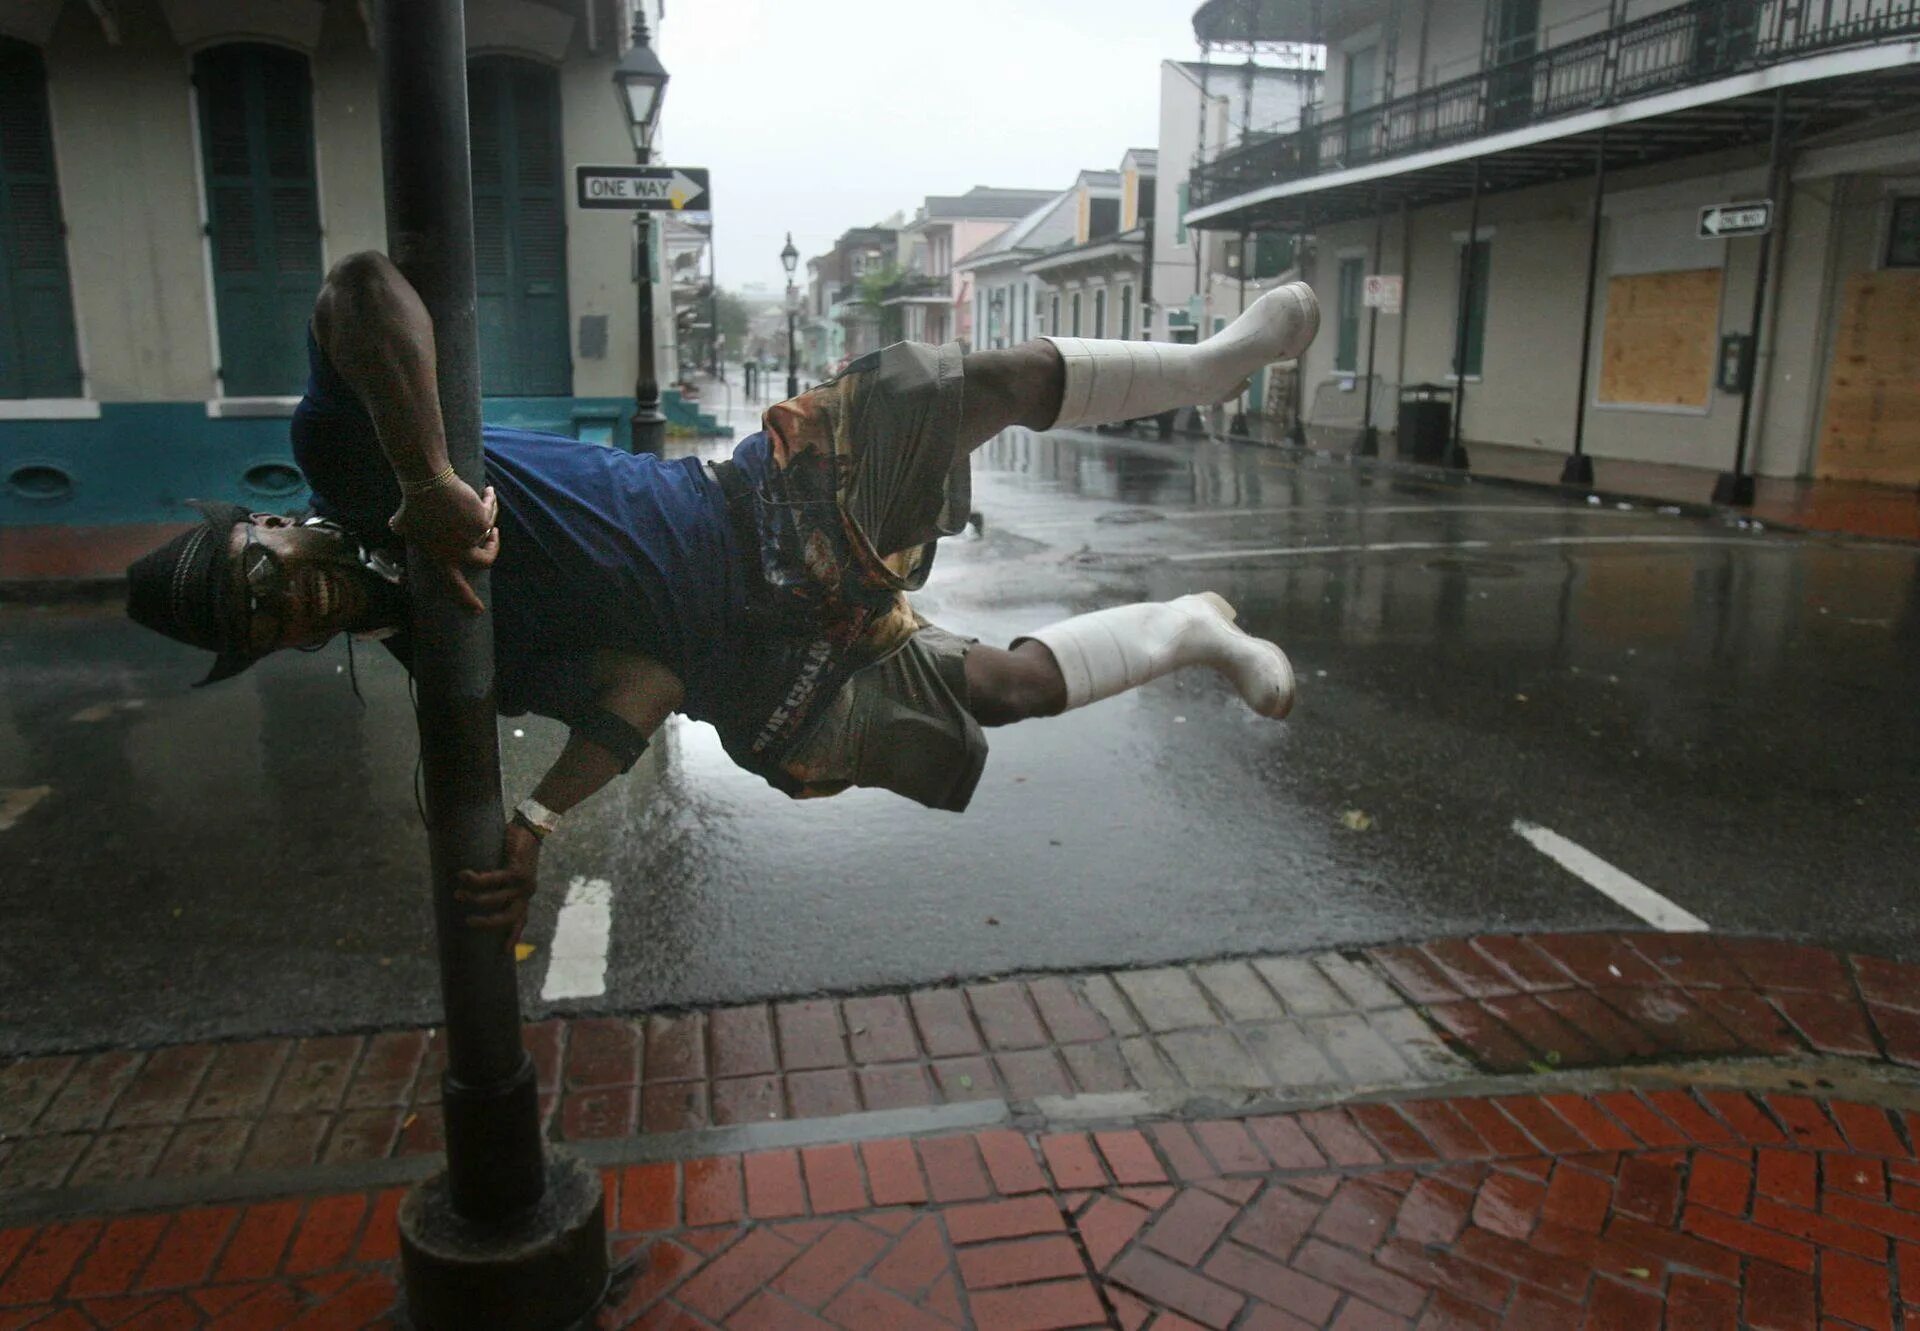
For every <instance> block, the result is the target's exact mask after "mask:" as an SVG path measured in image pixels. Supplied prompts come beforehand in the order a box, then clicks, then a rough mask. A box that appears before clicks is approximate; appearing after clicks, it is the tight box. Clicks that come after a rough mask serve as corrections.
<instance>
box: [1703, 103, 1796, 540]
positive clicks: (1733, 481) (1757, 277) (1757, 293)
mask: <svg viewBox="0 0 1920 1331" xmlns="http://www.w3.org/2000/svg"><path fill="white" fill-rule="evenodd" d="M1786 140H1787V90H1786V89H1785V88H1778V89H1775V90H1774V94H1773V148H1772V151H1771V152H1770V153H1769V154H1768V156H1767V200H1768V202H1769V203H1771V204H1772V205H1773V208H1774V216H1775V218H1776V219H1778V220H1779V221H1781V222H1784V221H1785V214H1784V212H1783V211H1782V210H1781V208H1780V202H1779V201H1780V189H1781V182H1782V181H1783V180H1784V179H1785V177H1783V176H1782V175H1781V171H1780V168H1781V159H1782V157H1783V155H1784V153H1785V150H1786ZM1781 229H1783V228H1781V227H1771V228H1769V229H1768V231H1767V233H1766V234H1765V235H1763V236H1761V237H1760V259H1759V265H1760V266H1759V270H1758V271H1757V272H1755V273H1754V275H1753V318H1752V320H1751V321H1750V322H1749V323H1748V325H1747V327H1749V328H1751V329H1752V330H1753V331H1752V332H1751V333H1749V334H1748V335H1747V363H1746V365H1745V367H1744V368H1743V370H1742V373H1741V375H1740V424H1739V425H1738V426H1737V427H1735V432H1734V446H1733V470H1732V471H1723V472H1721V473H1720V476H1719V478H1718V479H1717V480H1715V481H1714V483H1713V502H1714V503H1716V504H1726V505H1728V506H1730V507H1733V508H1752V507H1753V475H1752V473H1750V472H1749V471H1748V470H1747V451H1748V450H1747V443H1748V441H1747V427H1748V425H1749V424H1750V423H1751V421H1752V420H1753V381H1754V378H1755V376H1756V375H1757V374H1758V372H1759V365H1760V318H1761V316H1762V315H1763V314H1765V313H1766V309H1767V268H1768V261H1769V260H1770V259H1772V257H1773V246H1774V240H1775V232H1776V231H1778V230H1781ZM1783 243H1784V242H1783Z"/></svg>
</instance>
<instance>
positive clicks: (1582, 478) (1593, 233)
mask: <svg viewBox="0 0 1920 1331" xmlns="http://www.w3.org/2000/svg"><path fill="white" fill-rule="evenodd" d="M1606 198H1607V128H1606V126H1605V125H1602V126H1601V127H1600V137H1599V139H1598V141H1597V142H1596V143H1595V144H1594V148H1593V206H1592V209H1591V210H1590V211H1591V215H1590V216H1589V218H1588V219H1587V301H1586V304H1585V305H1584V306H1582V307H1581V313H1580V383H1579V387H1578V388H1576V389H1575V390H1574V402H1573V455H1572V456H1571V457H1569V458H1568V459H1567V462H1566V465H1565V466H1564V467H1562V468H1561V469H1560V484H1562V485H1589V486H1590V485H1592V484H1593V459H1592V458H1590V457H1588V456H1587V367H1588V362H1590V361H1591V360H1592V359H1593V296H1594V292H1595V290H1597V289H1598V286H1599V281H1600V219H1601V212H1602V209H1603V207H1604V206H1605V204H1606Z"/></svg>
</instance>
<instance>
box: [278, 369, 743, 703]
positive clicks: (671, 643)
mask: <svg viewBox="0 0 1920 1331" xmlns="http://www.w3.org/2000/svg"><path fill="white" fill-rule="evenodd" d="M307 355H308V362H309V366H310V369H311V374H310V376H309V379H308V383H307V393H306V397H305V398H303V399H302V400H301V402H300V405H299V407H298V408H297V409H296V410H295V411H294V416H293V430H292V434H293V455H294V460H295V461H296V462H297V463H298V464H299V466H300V470H301V471H302V472H304V473H305V474H306V478H307V482H308V484H309V485H311V486H312V487H313V498H314V510H315V511H316V512H317V513H319V514H320V515H321V516H322V517H326V518H331V519H332V520H334V521H336V522H339V523H340V524H342V525H343V526H345V527H347V528H349V529H351V530H352V531H354V532H355V533H356V534H357V535H359V536H360V537H361V538H362V539H363V540H366V541H368V542H370V543H374V544H381V543H391V542H392V540H393V536H392V533H391V532H390V531H389V530H388V528H387V519H388V518H390V517H392V516H393V514H394V512H395V511H396V510H397V509H398V508H399V506H400V488H399V485H398V484H397V483H396V482H395V480H394V477H393V471H392V469H391V468H390V467H389V466H388V464H387V460H386V457H385V455H384V454H383V453H382V452H381V450H380V444H379V439H378V436H377V435H376V434H375V432H374V428H373V421H372V418H371V417H370V416H368V414H367V411H366V408H365V407H364V406H362V405H361V402H360V400H359V398H358V397H357V396H356V395H355V394H354V392H353V389H352V388H351V387H350V386H348V384H347V382H346V381H345V380H344V379H343V378H342V377H341V376H340V374H339V372H338V371H337V370H335V369H334V367H333V365H332V364H331V363H330V362H329V361H328V360H327V358H326V356H325V355H324V354H323V353H322V352H321V351H320V348H319V346H318V344H317V343H315V342H314V340H313V338H312V336H311V334H309V336H308V339H307ZM483 446H484V449H485V456H486V469H487V480H488V481H489V482H490V483H491V484H492V485H493V488H494V492H495V494H496V495H497V496H498V497H499V500H500V518H499V522H500V558H499V559H498V560H497V561H496V562H495V563H494V566H493V591H492V615H493V644H494V673H495V689H496V693H497V695H498V701H499V706H500V710H501V711H502V712H504V713H506V714H507V715H510V716H511V715H518V714H520V713H522V712H528V711H532V712H538V713H540V714H541V715H544V716H551V717H554V718H556V719H558V720H561V721H572V720H574V719H575V718H577V717H578V716H580V715H581V714H582V713H583V712H584V711H585V710H586V709H587V708H589V707H590V706H591V705H592V702H593V691H592V688H591V685H590V682H589V680H588V672H587V658H588V657H589V655H590V654H591V653H592V652H593V651H595V650H596V649H602V648H612V649H617V650H626V651H635V652H640V653H643V654H645V655H647V656H650V657H652V658H653V659H655V660H657V661H659V662H660V663H661V664H663V665H665V666H666V667H667V668H668V669H670V670H672V671H673V673H674V674H675V675H677V676H678V677H679V678H680V681H681V683H683V684H684V685H685V686H686V691H687V696H686V701H685V703H684V704H683V705H682V708H681V710H682V711H684V712H685V713H686V714H687V715H689V716H692V717H695V718H696V719H700V720H713V719H716V716H717V714H718V712H719V710H720V707H721V706H722V705H723V704H724V702H725V700H726V698H727V696H728V693H729V691H730V690H729V679H728V676H729V673H730V666H731V664H732V662H734V661H736V660H737V659H738V656H739V653H738V652H737V651H735V650H732V649H730V643H731V642H732V640H733V639H734V638H735V636H736V635H737V634H738V633H739V632H740V631H741V630H742V626H743V614H744V611H743V606H744V595H745V593H744V587H743V584H742V581H741V579H742V576H743V564H742V560H741V557H740V552H738V551H736V550H735V548H734V546H735V542H734V539H733V530H732V526H731V524H730V523H729V521H728V517H727V507H726V499H725V497H724V496H723V495H722V493H721V491H720V487H719V486H718V485H717V484H715V482H714V480H713V478H712V476H711V475H710V474H709V473H708V472H707V469H706V468H705V467H704V466H703V465H701V463H700V461H699V460H698V459H697V458H677V459H675V460H673V461H671V462H663V461H661V460H659V459H658V458H655V457H652V456H650V455H647V454H634V453H626V452H623V451H621V450H619V449H615V448H607V447H604V446H602V445H599V444H587V443H581V442H580V441H579V440H577V439H569V438H566V437H564V436H561V435H551V434H538V433H534V432H532V431H528V430H509V429H502V428H499V427H496V426H491V425H490V426H487V427H486V428H485V430H484V432H483ZM762 447H763V450H764V444H763V446H762ZM743 451H748V450H746V449H745V448H744V446H743ZM397 648H398V650H399V651H400V652H401V654H402V656H403V659H404V644H397Z"/></svg>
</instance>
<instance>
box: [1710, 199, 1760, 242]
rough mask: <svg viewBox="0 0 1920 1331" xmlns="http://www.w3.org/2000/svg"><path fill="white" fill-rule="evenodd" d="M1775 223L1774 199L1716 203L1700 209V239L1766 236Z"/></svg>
mask: <svg viewBox="0 0 1920 1331" xmlns="http://www.w3.org/2000/svg"><path fill="white" fill-rule="evenodd" d="M1772 225H1773V200H1772V199H1756V200H1754V201H1753V202H1752V203H1716V204H1714V205H1713V206H1712V207H1710V208H1702V209H1701V210H1700V239H1702V240H1723V239H1725V238H1726V237H1728V236H1764V235H1766V234H1767V229H1768V228H1769V227H1771V226H1772Z"/></svg>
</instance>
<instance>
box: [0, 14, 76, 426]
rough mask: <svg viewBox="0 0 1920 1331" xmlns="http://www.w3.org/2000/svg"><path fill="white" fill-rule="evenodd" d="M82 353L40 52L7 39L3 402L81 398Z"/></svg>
mask: <svg viewBox="0 0 1920 1331" xmlns="http://www.w3.org/2000/svg"><path fill="white" fill-rule="evenodd" d="M80 387H81V385H80V348H79V343H78V341H77V340H76V339H75V337H74V331H73V292H72V289H71V287H70V286H69V284H68V281H67V237H66V226H65V224H64V222H63V221H62V220H61V214H60V184H59V179H58V175H57V173H56V170H55V167H54V161H53V135H52V132H51V129H50V126H49V123H48V119H47V71H46V66H45V64H44V63H43V62H42V61H41V58H40V52H39V51H37V50H36V49H34V48H33V47H31V46H29V45H27V44H26V43H25V42H17V41H13V40H11V39H8V38H0V398H21V397H78V396H79V395H80Z"/></svg>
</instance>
